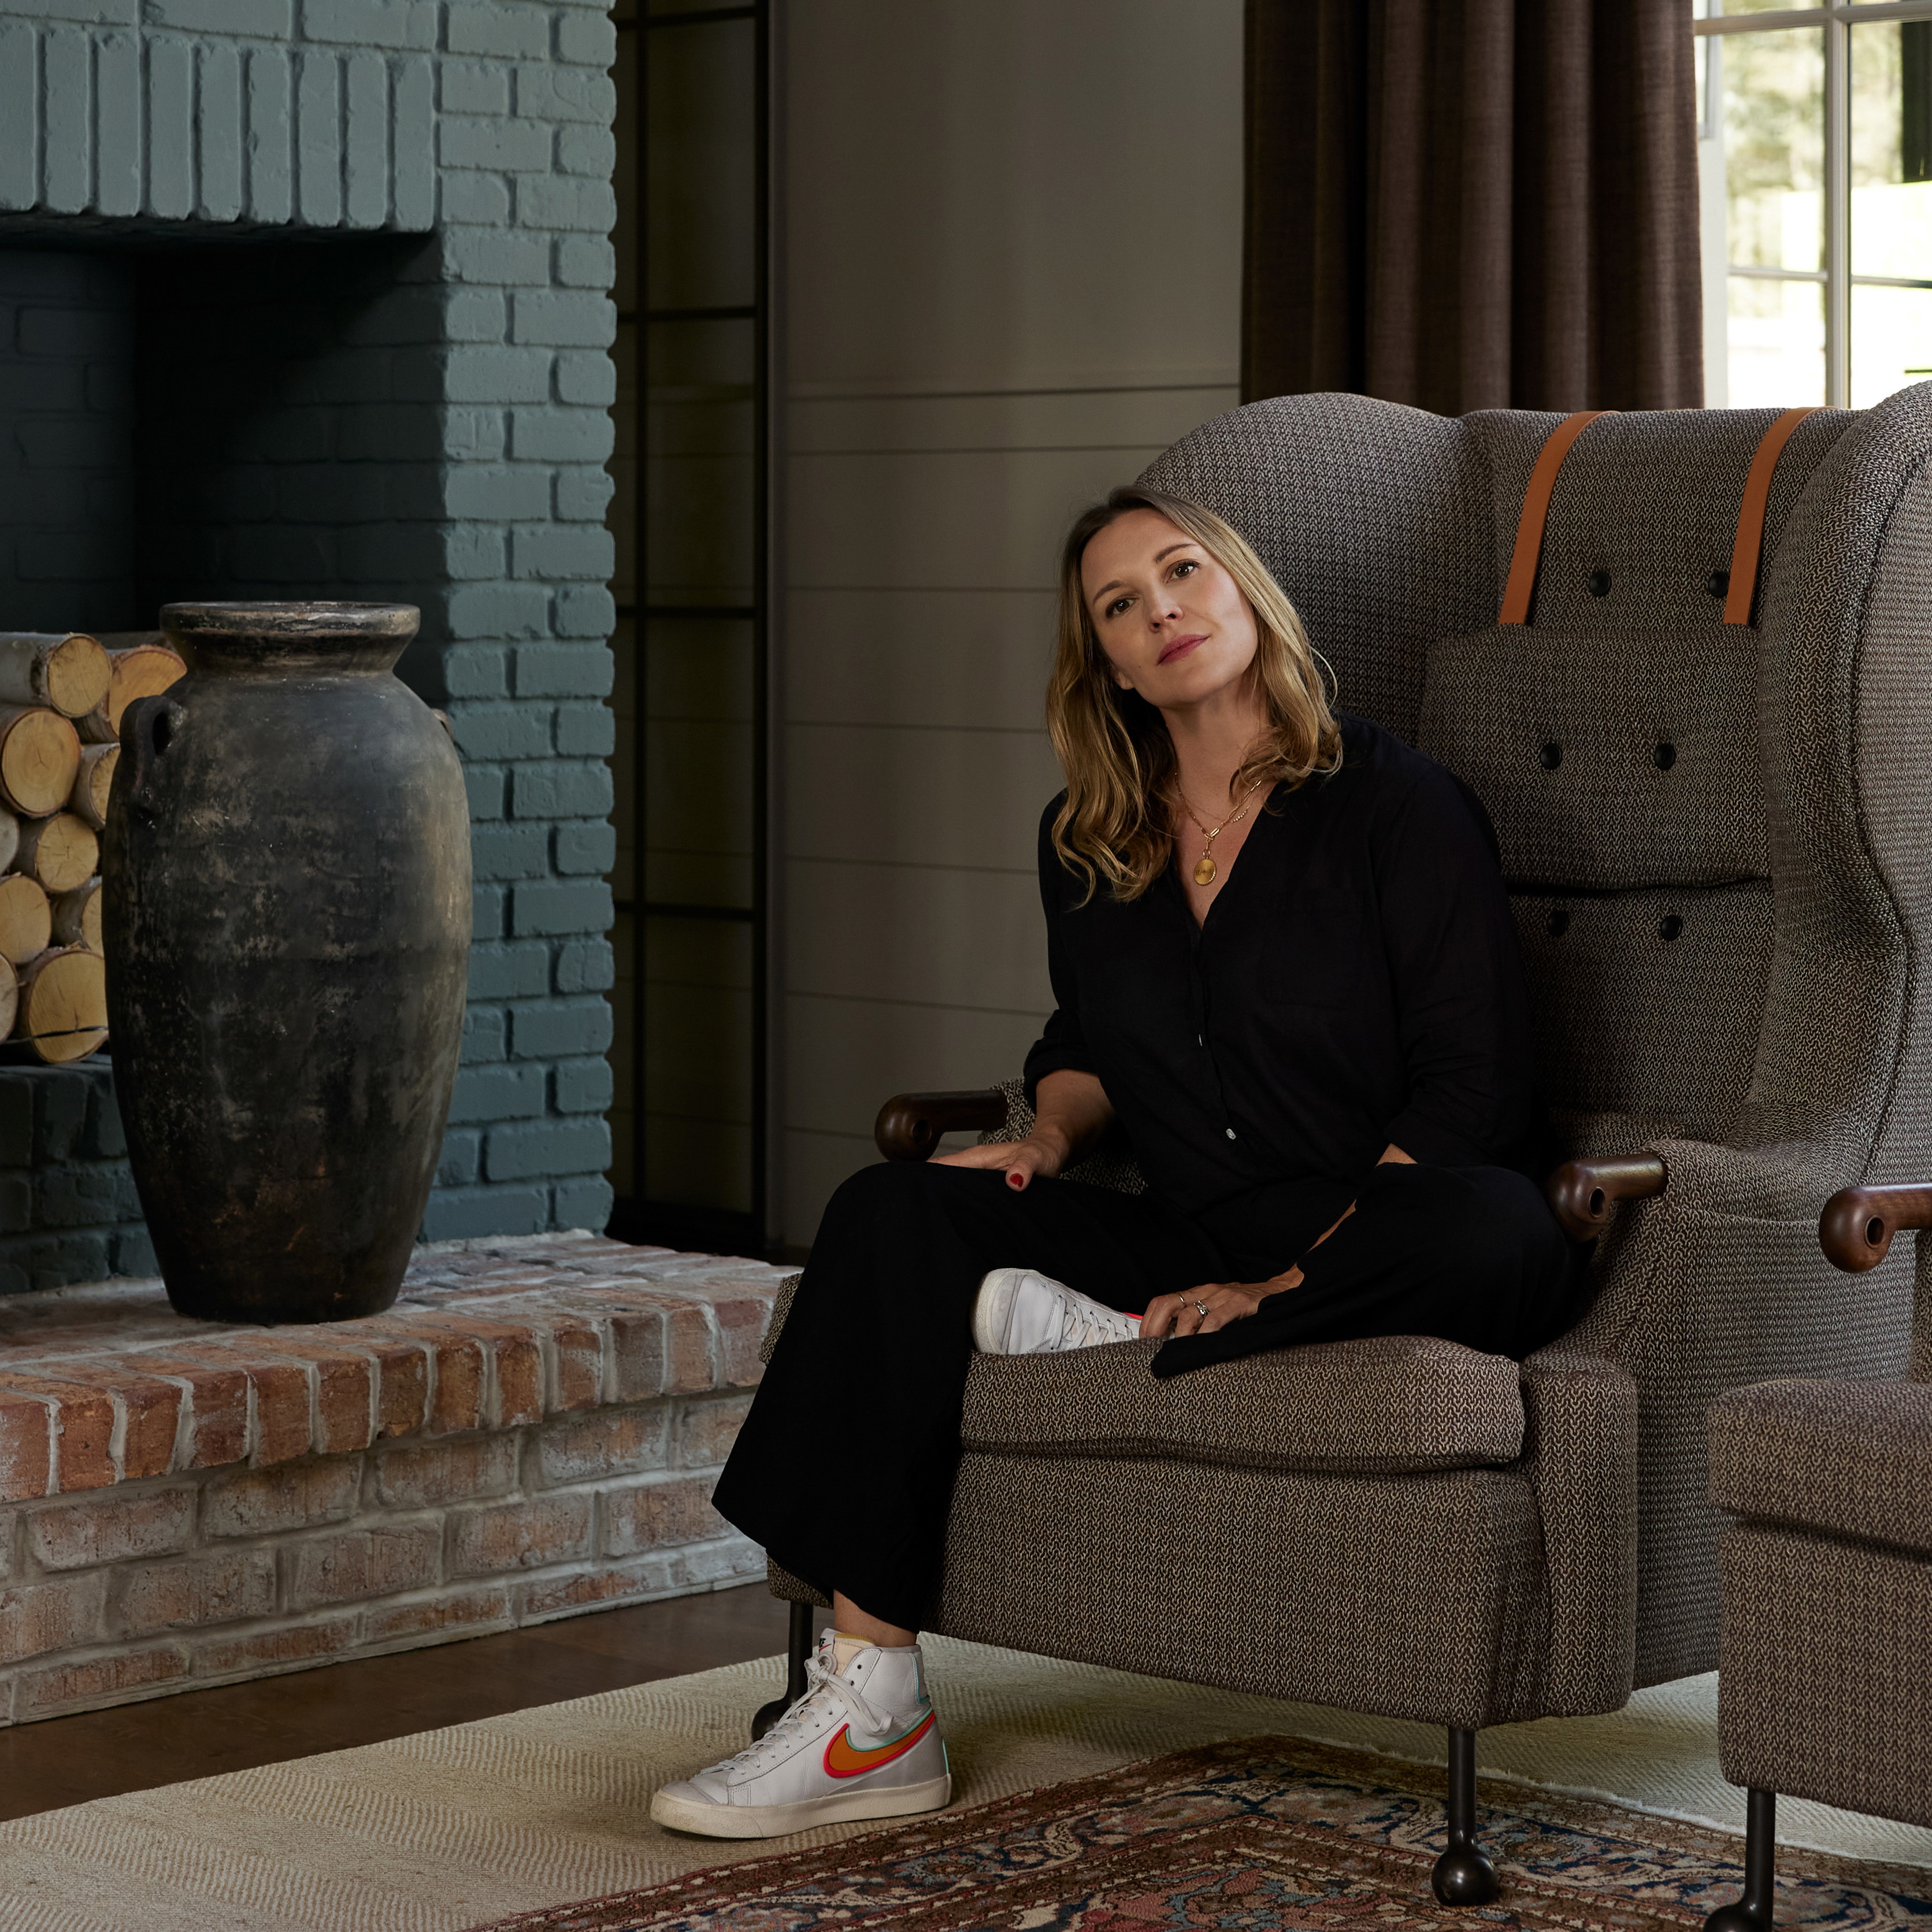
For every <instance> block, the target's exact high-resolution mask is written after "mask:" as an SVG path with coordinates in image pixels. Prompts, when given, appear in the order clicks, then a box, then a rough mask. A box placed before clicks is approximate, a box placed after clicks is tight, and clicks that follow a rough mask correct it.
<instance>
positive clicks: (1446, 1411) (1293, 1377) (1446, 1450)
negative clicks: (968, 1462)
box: [960, 1335, 1523, 1475]
mask: <svg viewBox="0 0 1932 1932" xmlns="http://www.w3.org/2000/svg"><path fill="white" fill-rule="evenodd" d="M1159 1348H1160V1343H1157V1342H1121V1343H1115V1344H1114V1345H1113V1346H1112V1347H1109V1348H1106V1349H1092V1350H1089V1351H1085V1352H1080V1353H1076V1354H1072V1355H981V1356H979V1357H977V1358H975V1359H974V1364H973V1366H972V1368H971V1370H970V1371H969V1372H968V1376H967V1378H966V1412H965V1418H964V1420H963V1421H962V1425H961V1429H960V1434H961V1437H962V1439H963V1441H964V1442H965V1445H966V1447H967V1448H968V1450H969V1451H970V1450H984V1451H988V1452H989V1453H990V1454H1007V1455H1022V1456H1023V1455H1036V1456H1037V1455H1060V1456H1125V1457H1173V1458H1174V1459H1175V1460H1177V1461H1179V1462H1184V1463H1225V1464H1226V1465H1227V1466H1229V1467H1230V1468H1232V1469H1298V1470H1303V1471H1306V1472H1322V1473H1324V1474H1328V1475H1393V1474H1396V1473H1398V1472H1401V1473H1409V1474H1421V1473H1422V1472H1426V1471H1432V1470H1438V1469H1481V1468H1485V1467H1492V1468H1501V1467H1502V1466H1505V1465H1507V1464H1508V1463H1514V1461H1515V1460H1517V1457H1519V1456H1520V1455H1521V1454H1523V1393H1522V1387H1521V1372H1520V1370H1518V1368H1517V1365H1516V1364H1515V1363H1514V1362H1513V1361H1510V1360H1509V1358H1508V1357H1507V1356H1505V1355H1479V1354H1478V1353H1477V1352H1476V1351H1475V1349H1464V1348H1459V1347H1458V1346H1457V1345H1456V1344H1455V1343H1453V1342H1439V1341H1436V1340H1433V1339H1430V1338H1427V1337H1418V1336H1412V1335H1403V1336H1397V1337H1391V1338H1388V1339H1387V1340H1378V1341H1369V1342H1334V1343H1328V1344H1325V1346H1321V1347H1317V1348H1312V1349H1277V1350H1275V1351H1274V1352H1271V1353H1270V1354H1267V1355H1251V1356H1250V1357H1248V1358H1247V1359H1246V1360H1245V1361H1239V1362H1230V1363H1229V1364H1226V1373H1223V1374H1220V1375H1217V1376H1216V1377H1215V1380H1214V1400H1213V1402H1212V1403H1204V1402H1202V1400H1200V1398H1199V1396H1198V1395H1196V1394H1194V1393H1193V1391H1190V1388H1189V1387H1188V1385H1187V1378H1186V1377H1185V1376H1176V1377H1175V1378H1174V1379H1172V1380H1171V1381H1167V1382H1157V1381H1156V1380H1155V1379H1154V1377H1153V1376H1151V1375H1150V1374H1148V1363H1149V1362H1150V1361H1152V1360H1153V1358H1154V1355H1155V1354H1156V1352H1157V1351H1158V1349H1159Z"/></svg>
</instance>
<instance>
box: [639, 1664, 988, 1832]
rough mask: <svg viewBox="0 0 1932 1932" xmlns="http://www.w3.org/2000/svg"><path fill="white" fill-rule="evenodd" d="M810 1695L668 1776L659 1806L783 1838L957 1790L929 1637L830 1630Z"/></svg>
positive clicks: (666, 1815) (688, 1828)
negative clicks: (889, 1642) (937, 1709)
mask: <svg viewBox="0 0 1932 1932" xmlns="http://www.w3.org/2000/svg"><path fill="white" fill-rule="evenodd" d="M805 1678H806V1680H807V1682H808V1686H809V1688H808V1689H807V1691H805V1695H804V1696H803V1697H801V1698H800V1699H799V1700H798V1702H797V1703H796V1704H794V1705H793V1706H792V1707H791V1709H790V1710H789V1711H787V1712H786V1713H785V1714H784V1716H783V1717H782V1718H780V1719H779V1720H778V1722H777V1723H776V1724H774V1725H773V1726H772V1727H771V1729H770V1730H769V1731H767V1732H766V1733H765V1735H764V1736H763V1737H762V1738H761V1739H759V1741H758V1742H757V1743H756V1744H754V1745H752V1746H751V1748H750V1749H749V1750H748V1751H740V1752H739V1754H738V1755H737V1756H736V1757H727V1759H725V1760H724V1762H723V1763H721V1764H714V1765H712V1766H709V1767H707V1768H706V1769H705V1770H703V1771H700V1772H698V1773H697V1775H696V1776H694V1777H693V1778H688V1779H686V1780H685V1781H682V1782H681V1783H679V1784H667V1785H666V1786H664V1788H663V1789H662V1790H660V1791H659V1792H658V1793H656V1795H655V1796H653V1797H652V1799H651V1816H652V1817H653V1818H655V1820H657V1822H658V1823H659V1824H660V1825H668V1826H670V1827H671V1829H673V1831H678V1832H699V1833H700V1834H702V1835H703V1836H704V1837H706V1838H777V1837H779V1836H780V1835H782V1834H783V1833H784V1832H802V1831H804V1830H805V1829H806V1828H807V1827H808V1826H813V1825H833V1824H838V1823H841V1822H842V1821H844V1820H847V1819H851V1818H899V1817H905V1816H907V1814H910V1813H912V1812H914V1811H938V1809H939V1808H940V1807H941V1805H945V1804H947V1803H948V1802H950V1800H951V1799H952V1796H953V1774H952V1772H951V1769H950V1767H949V1766H948V1765H947V1759H946V1742H945V1740H944V1739H943V1738H941V1736H940V1735H939V1720H938V1717H937V1716H936V1715H935V1713H934V1712H933V1709H932V1700H931V1699H930V1698H929V1697H927V1695H926V1673H925V1670H923V1668H922V1667H921V1665H920V1663H919V1646H917V1645H916V1644H913V1645H910V1646H907V1648H905V1649H902V1650H897V1649H895V1650H886V1649H882V1648H881V1647H880V1646H878V1645H877V1644H870V1643H860V1642H859V1640H858V1639H857V1638H856V1637H840V1636H839V1635H838V1634H837V1632H836V1631H832V1630H830V1629H827V1630H826V1632H825V1634H824V1635H823V1637H820V1639H819V1640H818V1649H817V1651H816V1652H814V1653H813V1655H811V1656H810V1657H808V1658H806V1659H805Z"/></svg>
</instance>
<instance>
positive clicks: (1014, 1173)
mask: <svg viewBox="0 0 1932 1932" xmlns="http://www.w3.org/2000/svg"><path fill="white" fill-rule="evenodd" d="M933 1165H934V1166H935V1167H993V1168H1000V1169H1004V1171H1005V1173H1006V1177H1007V1186H1008V1187H1010V1188H1013V1190H1016V1192H1017V1191H1018V1190H1020V1189H1022V1188H1024V1187H1025V1186H1026V1184H1027V1183H1028V1181H1031V1180H1032V1179H1033V1178H1034V1175H1039V1176H1040V1178H1041V1179H1042V1180H1043V1181H1051V1180H1052V1178H1054V1176H1055V1175H1057V1174H1058V1172H1060V1170H1061V1169H1062V1168H1063V1167H1064V1166H1066V1165H1067V1143H1066V1142H1064V1140H1062V1139H1061V1138H1060V1136H1058V1135H1057V1134H1053V1135H1048V1134H1043V1133H1040V1131H1039V1130H1037V1129H1036V1130H1034V1132H1033V1133H1030V1134H1029V1135H1028V1136H1027V1137H1026V1139H1025V1140H1023V1141H1000V1142H995V1143H994V1144H993V1145H992V1146H990V1147H969V1148H961V1149H960V1150H959V1152H958V1153H957V1154H935V1156H934V1157H933Z"/></svg>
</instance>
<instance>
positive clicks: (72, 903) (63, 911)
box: [53, 878, 107, 953]
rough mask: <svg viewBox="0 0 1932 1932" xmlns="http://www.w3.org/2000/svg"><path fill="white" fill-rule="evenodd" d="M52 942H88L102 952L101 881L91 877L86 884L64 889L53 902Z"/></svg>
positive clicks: (77, 943) (72, 944) (58, 943)
mask: <svg viewBox="0 0 1932 1932" xmlns="http://www.w3.org/2000/svg"><path fill="white" fill-rule="evenodd" d="M53 922H54V930H53V943H54V944H55V945H56V946H85V947H87V948H88V949H89V951H91V952H95V953H102V952H104V951H105V950H107V949H106V948H105V947H104V946H103V945H102V944H101V881H100V880H99V879H98V878H94V879H89V880H88V881H87V883H86V884H85V885H83V886H75V887H74V889H73V891H71V892H63V893H62V894H61V895H60V897H59V898H57V899H56V900H55V901H54V902H53Z"/></svg>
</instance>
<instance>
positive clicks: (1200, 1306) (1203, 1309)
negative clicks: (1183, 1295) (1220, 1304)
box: [1194, 1301, 1208, 1315]
mask: <svg viewBox="0 0 1932 1932" xmlns="http://www.w3.org/2000/svg"><path fill="white" fill-rule="evenodd" d="M1194 1312H1195V1313H1196V1314H1197V1315H1205V1314H1206V1313H1208V1304H1207V1303H1206V1302H1205V1301H1197V1302H1196V1304H1194Z"/></svg>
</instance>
